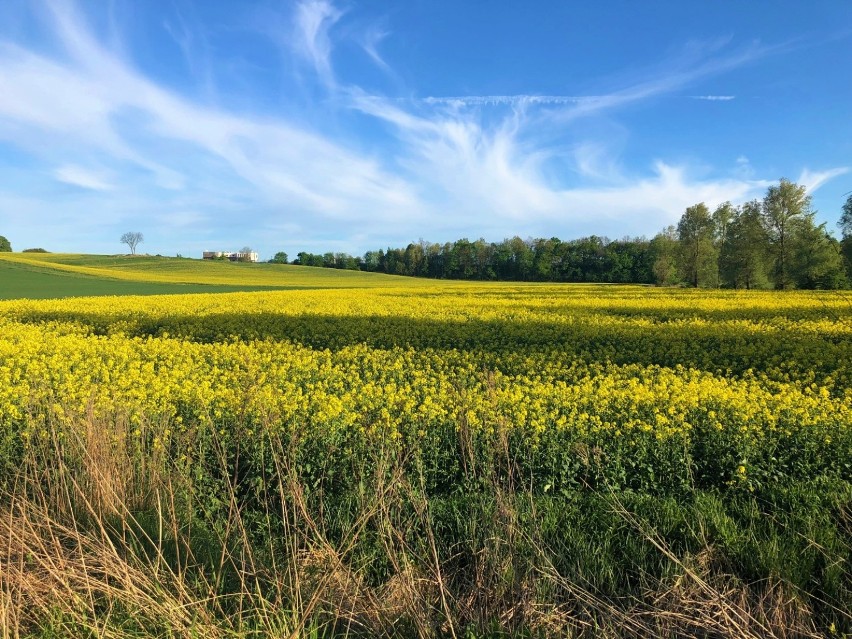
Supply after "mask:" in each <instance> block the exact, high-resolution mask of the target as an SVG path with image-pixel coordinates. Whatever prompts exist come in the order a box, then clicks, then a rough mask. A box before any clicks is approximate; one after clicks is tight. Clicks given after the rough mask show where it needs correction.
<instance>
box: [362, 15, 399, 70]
mask: <svg viewBox="0 0 852 639" xmlns="http://www.w3.org/2000/svg"><path fill="white" fill-rule="evenodd" d="M389 35H390V31H387V30H385V29H381V28H379V27H375V26H374V27H371V28H369V29H367V30H366V31H365V32H364V35H363V37H362V38H361V48H363V49H364V52H365V53H366V54H367V55H368V56H370V59H371V60H372V61H373V62H375V63H376V66H378V67H379V68H380V69H382V70H383V71H386V72H388V73H392V71H391V68H390V65H388V63H387V62H385V60H384V58H382V56H381V54H380V53H379V44H380V43H381V42H382V40H384V39H385V38H387V37H388V36H389Z"/></svg>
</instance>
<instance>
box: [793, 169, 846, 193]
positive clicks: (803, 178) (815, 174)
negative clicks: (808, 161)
mask: <svg viewBox="0 0 852 639" xmlns="http://www.w3.org/2000/svg"><path fill="white" fill-rule="evenodd" d="M848 172H849V167H848V166H840V167H837V168H834V169H828V170H826V171H811V170H810V169H803V170H802V173H801V174H800V175H799V179H798V180H796V183H797V184H802V185H804V186H805V188H807V190H808V193H813V192H814V191H816V190H817V189H818V188H820V187H821V186H822V185H823V184H825V183H826V182H828V181H829V180H832V179H834V178H836V177H837V176H839V175H843V174H845V173H848Z"/></svg>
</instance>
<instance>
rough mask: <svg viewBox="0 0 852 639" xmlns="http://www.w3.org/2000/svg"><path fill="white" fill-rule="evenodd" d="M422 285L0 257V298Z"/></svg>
mask: <svg viewBox="0 0 852 639" xmlns="http://www.w3.org/2000/svg"><path fill="white" fill-rule="evenodd" d="M418 284H420V285H422V284H427V285H428V283H426V282H423V281H420V280H418V281H412V280H411V279H410V278H401V277H397V276H389V275H380V274H373V273H360V272H355V271H338V270H330V269H322V268H313V267H303V266H291V265H283V264H243V263H232V262H220V261H205V260H194V259H186V258H170V257H159V256H156V257H154V256H147V255H146V256H102V255H76V254H63V253H27V254H22V253H5V254H0V299H16V298H30V299H37V298H38V299H43V298H57V297H78V296H92V295H154V294H169V293H217V292H222V293H224V292H231V291H256V290H264V289H303V288H362V287H363V288H373V287H387V286H400V285H405V286H417V285H418Z"/></svg>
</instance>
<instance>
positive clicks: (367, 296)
mask: <svg viewBox="0 0 852 639" xmlns="http://www.w3.org/2000/svg"><path fill="white" fill-rule="evenodd" d="M19 257H20V256H15V258H16V259H17V258H19ZM37 259H38V260H45V259H48V260H50V263H52V264H55V265H61V267H62V268H63V269H68V270H69V272H70V271H71V270H72V269H74V272H76V273H81V274H87V275H95V273H94V272H92V271H90V270H86V269H92V270H95V271H98V274H99V275H103V274H104V273H105V272H108V273H109V274H111V276H113V277H119V278H127V279H128V280H132V279H134V278H139V279H143V278H144V277H150V278H151V281H163V282H165V281H168V282H171V283H176V282H184V283H190V282H194V283H200V282H206V283H218V284H240V283H242V284H249V283H250V284H252V285H257V286H267V285H268V286H293V287H299V286H303V287H304V288H305V289H307V288H311V289H313V290H268V291H262V292H241V293H227V294H193V295H179V296H178V295H163V296H157V295H154V296H146V297H139V296H135V297H134V296H124V297H87V298H75V299H65V300H41V301H33V300H12V301H6V302H2V303H0V483H2V484H3V489H4V491H5V492H4V496H3V498H2V505H3V509H4V513H5V514H4V515H3V516H2V523H0V538H7V537H8V538H9V539H10V541H9V542H8V544H7V543H5V542H4V543H3V548H0V620H3V619H5V620H6V623H7V624H9V625H8V626H7V627H12V626H11V623H12V622H13V621H14V623H15V624H17V625H18V626H20V627H22V628H27V629H29V630H28V631H31V632H32V633H34V634H35V635H37V636H38V635H41V636H57V634H56V633H58V634H59V635H62V634H63V633H70V632H72V631H74V632H79V633H81V636H84V635H89V636H126V635H128V634H133V633H134V632H141V630H140V629H141V628H144V629H145V631H146V632H150V633H152V634H153V635H154V636H164V637H165V636H187V637H190V636H197V635H198V634H200V633H202V632H204V633H206V634H210V635H212V636H268V635H276V636H288V635H289V636H301V635H309V636H338V635H340V636H343V635H349V636H353V635H354V636H358V635H359V634H360V635H363V636H375V635H385V636H468V637H480V636H553V635H554V634H561V635H564V636H590V637H591V636H599V635H600V634H603V633H609V635H610V636H613V635H616V636H617V635H624V636H672V637H674V636H683V635H684V634H689V635H690V636H692V635H695V636H698V635H700V634H701V633H707V636H754V637H758V636H822V635H825V634H829V635H831V634H832V633H834V634H835V635H837V636H842V633H843V632H846V633H848V632H850V631H852V626H850V617H849V613H848V611H849V610H850V609H852V590H850V588H852V581H850V568H849V561H850V558H852V556H851V555H850V538H852V339H850V338H852V299H850V298H849V297H848V296H847V295H846V294H844V293H837V292H833V293H828V292H826V293H798V292H785V293H774V292H762V293H754V292H752V293H747V292H736V291H706V290H703V291H697V290H682V289H659V288H651V287H638V286H582V285H573V286H571V285H561V286H555V285H519V284H512V285H507V284H490V285H484V284H478V285H474V284H463V285H462V284H458V283H454V284H443V283H440V282H434V281H426V280H420V281H412V280H409V279H401V278H392V277H387V276H383V277H382V276H378V277H377V276H373V275H366V274H350V273H340V272H334V271H327V270H326V271H323V270H320V269H311V268H308V267H302V268H299V267H283V269H282V267H280V266H276V265H257V266H253V265H233V264H223V263H209V264H206V263H205V264H201V263H199V262H191V261H186V262H185V264H186V266H184V263H182V262H180V261H176V260H171V261H169V262H168V264H167V266H164V267H162V268H161V267H160V265H159V263H158V262H157V261H156V259H155V258H142V259H139V260H127V259H123V258H115V260H114V263H112V262H110V263H109V264H106V263H105V262H104V259H103V258H98V259H93V258H86V257H70V256H48V257H45V256H38V258H37ZM90 262H91V263H94V264H95V265H94V266H91V265H90ZM242 266H248V267H250V268H246V269H244V270H239V271H238V270H237V269H239V268H240V267H242ZM202 270H203V277H201V278H199V275H198V274H199V273H201V272H202ZM235 273H238V275H235ZM285 276H286V277H285ZM323 286H326V287H328V288H323ZM4 526H5V527H6V530H5V531H3V530H2V527H4ZM141 575H144V577H143V576H141ZM137 580H141V581H137ZM154 602H159V603H156V605H155V603H154ZM164 602H167V603H164ZM0 623H2V622H0ZM0 627H3V626H0ZM16 627H17V626H16ZM785 632H789V633H792V634H784V633H785ZM51 633H54V634H51ZM99 633H100V634H99ZM122 633H125V634H122ZM276 633H278V634H276ZM281 633H283V634H281ZM465 633H467V634H465ZM501 633H502V634H501ZM702 636H703V635H702Z"/></svg>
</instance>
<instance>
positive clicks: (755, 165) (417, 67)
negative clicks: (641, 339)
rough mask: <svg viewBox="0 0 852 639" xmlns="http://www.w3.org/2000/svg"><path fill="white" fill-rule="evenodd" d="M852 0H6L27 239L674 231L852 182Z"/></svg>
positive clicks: (280, 241) (2, 195)
mask: <svg viewBox="0 0 852 639" xmlns="http://www.w3.org/2000/svg"><path fill="white" fill-rule="evenodd" d="M850 61H852V2H848V1H847V0H836V1H818V0H817V1H814V2H808V3H805V2H801V1H799V0H796V1H788V0H771V1H770V0H752V1H749V2H734V1H733V0H730V1H721V2H711V1H709V0H708V1H695V2H683V0H676V1H670V2H666V1H662V0H659V1H652V2H636V1H634V0H619V1H601V2H579V1H576V2H575V1H571V2H567V1H565V0H561V1H554V2H547V1H545V0H541V1H537V2H528V1H515V0H500V1H497V2H494V1H489V2H485V1H482V0H476V1H474V0H471V1H466V2H463V1H460V0H399V1H393V2H391V1H390V0H386V1H384V2H380V1H378V0H371V1H369V2H358V1H356V0H351V1H346V2H344V1H342V0H341V1H331V0H321V1H320V0H311V1H303V2H282V1H280V0H279V1H271V0H269V1H267V0H263V1H258V2H248V1H245V2H243V1H240V2H236V1H234V0H229V1H224V0H222V1H219V0H145V1H143V2H139V1H137V0H112V1H108V0H85V1H83V0H81V1H80V2H78V3H75V2H73V1H72V0H49V1H44V2H43V1H41V0H3V1H2V2H0V235H5V236H6V237H8V238H9V239H10V240H11V241H12V244H13V247H14V248H15V249H16V250H21V249H23V248H27V247H35V246H40V247H44V248H47V249H49V250H52V251H72V252H90V253H108V254H111V253H118V252H123V251H124V250H125V247H123V246H122V245H120V244H119V242H118V238H119V237H120V236H121V234H122V233H123V232H124V231H128V230H133V231H140V232H142V233H144V235H145V242H144V244H143V245H142V246H141V247H140V250H142V251H145V252H149V253H161V254H163V255H174V254H177V253H181V254H183V255H187V256H199V255H200V252H201V251H202V250H205V249H209V250H237V249H239V248H241V247H243V246H251V247H253V248H254V249H255V250H257V251H259V252H260V254H261V257H262V258H268V257H270V256H271V255H272V254H274V253H275V252H276V251H279V250H284V251H287V252H288V253H290V254H291V255H294V254H295V253H296V252H297V251H299V250H308V251H313V252H325V251H329V250H331V251H346V252H350V253H353V254H361V253H363V252H364V251H366V250H368V249H373V248H379V247H383V246H405V245H406V244H407V243H408V242H411V241H416V240H418V239H419V238H423V239H425V240H429V241H439V242H444V241H448V240H455V239H458V238H461V237H469V238H471V239H475V238H478V237H484V238H486V239H487V240H492V241H496V240H501V239H503V238H504V237H508V236H512V235H520V236H522V237H527V236H534V237H539V236H544V237H551V236H558V237H561V238H563V239H569V238H574V237H580V236H583V235H589V234H597V235H606V236H609V237H611V238H619V237H623V236H625V235H647V236H649V237H650V236H652V235H654V234H655V233H656V232H658V231H659V230H660V229H661V228H663V227H664V226H666V225H668V224H672V223H676V222H677V220H678V218H679V217H680V215H681V214H682V212H683V210H684V209H685V208H686V207H687V206H689V205H691V204H694V203H697V202H700V201H704V202H706V203H707V204H708V205H710V206H711V207H715V206H716V205H717V204H719V203H720V202H723V201H725V200H731V201H734V202H742V201H744V200H747V199H751V198H753V197H762V196H763V194H764V192H765V190H766V187H767V186H768V185H770V184H772V183H775V182H777V180H778V179H779V178H781V177H786V178H788V179H791V180H793V181H796V182H799V183H800V184H804V185H806V186H807V187H808V188H809V190H810V192H811V194H812V195H813V204H814V208H815V209H817V211H818V220H819V221H824V222H828V224H829V226H830V227H831V228H832V230H834V228H835V223H836V221H837V219H838V217H839V215H840V208H841V205H842V203H843V201H844V199H845V197H844V193H846V192H848V191H850V190H852V170H851V169H852V117H850V116H852V73H850V72H849V70H848V67H849V64H850Z"/></svg>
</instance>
